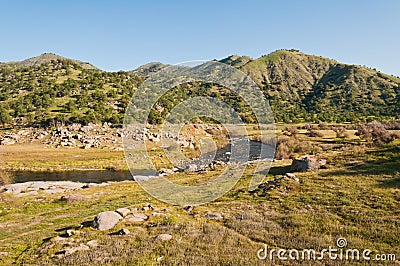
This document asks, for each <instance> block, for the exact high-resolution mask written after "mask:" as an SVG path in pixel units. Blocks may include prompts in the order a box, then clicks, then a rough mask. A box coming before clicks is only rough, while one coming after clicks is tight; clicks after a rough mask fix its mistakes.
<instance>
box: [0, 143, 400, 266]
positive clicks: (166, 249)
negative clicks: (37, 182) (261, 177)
mask: <svg viewBox="0 0 400 266" xmlns="http://www.w3.org/2000/svg"><path fill="white" fill-rule="evenodd" d="M326 157H328V159H329V161H330V165H329V167H328V168H327V169H321V170H318V171H315V172H309V173H301V174H297V176H298V177H299V178H300V180H301V183H300V184H298V185H296V184H293V183H291V182H290V181H285V182H284V183H283V184H282V187H283V188H282V189H277V190H272V191H268V192H267V193H266V194H265V195H262V196H260V195H259V194H257V193H249V192H248V191H247V184H248V182H249V180H250V178H251V172H252V166H250V167H249V168H248V169H247V170H246V174H245V176H244V177H243V179H241V180H240V182H239V183H238V184H237V185H236V186H235V188H234V189H233V190H231V191H230V192H229V193H228V194H226V195H225V196H223V197H221V198H219V199H218V200H216V201H214V202H211V203H208V204H205V205H201V206H198V207H195V208H194V210H193V212H191V213H187V212H185V211H184V210H183V208H181V207H178V206H170V205H167V204H165V203H162V202H160V201H158V200H156V199H154V198H151V197H149V195H148V194H147V193H146V192H144V191H143V190H142V189H141V188H140V187H139V186H138V184H136V183H135V182H133V181H123V182H118V183H117V182H116V183H111V185H109V186H107V187H102V188H91V189H86V190H80V191H75V192H73V193H76V194H82V195H84V196H85V200H84V201H82V202H78V203H73V204H67V203H65V202H61V201H60V200H59V197H60V195H45V194H39V195H37V196H29V197H25V198H14V197H11V196H8V195H6V194H1V197H2V200H1V201H0V228H1V229H2V230H1V232H0V252H1V251H6V252H9V255H7V256H4V257H2V258H1V260H0V264H4V265H8V264H12V263H16V264H31V265H32V264H33V265H46V264H50V265H53V264H62V265H64V264H66V265H86V264H88V262H89V261H91V263H100V264H107V265H121V264H122V265H264V264H268V261H261V260H258V259H257V257H256V253H257V250H258V249H260V248H262V247H263V243H265V244H267V246H268V247H269V248H286V249H292V248H296V249H303V248H315V249H320V250H321V249H323V248H327V247H328V246H334V245H335V241H336V239H337V238H338V237H345V238H346V239H347V241H348V243H349V247H351V248H358V249H364V248H369V249H371V250H373V252H379V253H396V252H398V250H399V248H400V241H399V239H398V235H399V234H400V226H399V225H400V220H399V218H398V217H399V214H400V211H399V209H400V208H399V202H400V172H399V166H400V165H399V164H400V160H399V159H400V158H399V150H398V147H397V145H396V144H392V145H387V146H386V147H383V148H380V149H369V150H361V151H359V152H358V153H354V152H352V151H343V152H341V153H328V154H326ZM287 163H289V161H284V162H281V161H280V162H279V165H275V166H274V167H273V168H272V169H271V174H270V175H269V176H268V178H271V179H272V178H274V177H275V176H279V175H280V174H282V173H283V172H285V171H286V170H285V167H286V166H285V165H287ZM208 175H210V176H211V175H212V172H210V173H208ZM182 177H185V178H187V180H186V182H187V183H188V184H195V183H197V182H198V181H199V180H202V178H203V177H204V175H203V174H190V175H188V174H186V175H185V174H182V176H180V177H179V178H182ZM176 178H178V177H176ZM286 188H292V189H289V190H287V189H286ZM145 203H150V204H152V205H153V206H154V207H155V208H156V211H161V212H163V210H164V209H166V211H165V214H166V215H167V217H168V218H163V217H157V216H152V212H151V211H150V212H147V214H148V215H149V216H150V218H149V220H148V221H146V222H144V223H143V224H128V223H126V222H121V223H120V224H119V225H118V226H117V227H116V228H115V229H113V230H111V231H109V232H99V231H96V230H94V229H91V228H90V227H83V228H82V229H78V232H79V234H77V235H75V236H73V237H72V238H73V239H74V240H73V241H72V240H71V239H69V240H68V241H67V242H71V243H69V245H71V246H77V245H79V244H80V243H87V242H88V241H90V240H93V239H95V240H97V241H98V242H99V246H98V247H95V248H92V249H91V251H90V252H85V251H81V252H77V253H74V254H72V255H70V256H66V257H63V258H57V257H54V254H56V253H57V252H58V251H60V250H61V249H63V248H65V247H66V246H65V245H67V246H68V244H62V243H60V242H57V241H55V239H54V237H55V236H57V235H60V234H62V233H64V232H65V230H66V229H67V228H79V227H80V225H81V223H84V224H88V222H90V221H91V220H92V219H93V217H94V215H95V214H96V213H98V212H100V211H105V210H114V209H116V208H118V207H123V206H130V207H138V208H140V207H141V206H143V205H144V204H145ZM210 212H218V213H221V214H222V215H223V216H224V221H222V222H217V221H210V220H206V219H205V218H204V215H205V214H206V213H210ZM238 217H240V218H238ZM85 222H86V223H85ZM120 228H128V229H129V230H130V231H131V232H132V234H130V235H127V236H112V235H108V233H110V232H114V231H117V230H119V229H120ZM160 233H170V234H172V235H173V239H172V240H171V241H168V242H158V241H155V240H154V238H153V237H154V236H156V235H158V234H160ZM398 256H400V254H398ZM157 259H159V261H157ZM293 263H294V262H293V261H286V262H285V261H278V260H275V261H274V264H283V265H291V264H293ZM322 263H323V264H326V265H341V263H342V262H339V261H331V260H324V261H322Z"/></svg>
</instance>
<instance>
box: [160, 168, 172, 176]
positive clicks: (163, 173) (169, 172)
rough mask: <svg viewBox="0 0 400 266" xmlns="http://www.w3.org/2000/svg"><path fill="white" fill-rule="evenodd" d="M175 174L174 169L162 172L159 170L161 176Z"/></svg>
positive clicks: (162, 169) (163, 169) (162, 170)
mask: <svg viewBox="0 0 400 266" xmlns="http://www.w3.org/2000/svg"><path fill="white" fill-rule="evenodd" d="M174 173H175V171H174V170H173V169H166V168H161V169H160V170H158V175H159V176H167V175H173V174H174Z"/></svg>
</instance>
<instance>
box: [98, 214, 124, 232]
mask: <svg viewBox="0 0 400 266" xmlns="http://www.w3.org/2000/svg"><path fill="white" fill-rule="evenodd" d="M120 219H122V216H121V215H120V214H118V213H117V212H113V211H106V212H101V213H99V214H97V215H96V216H95V217H94V220H93V227H94V228H96V229H98V230H101V231H104V230H110V229H112V228H114V227H115V226H116V225H117V224H118V222H119V220H120Z"/></svg>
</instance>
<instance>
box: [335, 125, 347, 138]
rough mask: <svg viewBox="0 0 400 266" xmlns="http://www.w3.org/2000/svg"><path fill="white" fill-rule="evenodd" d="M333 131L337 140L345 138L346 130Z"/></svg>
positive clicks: (339, 128)
mask: <svg viewBox="0 0 400 266" xmlns="http://www.w3.org/2000/svg"><path fill="white" fill-rule="evenodd" d="M333 131H335V133H336V138H344V137H345V132H346V128H344V127H337V128H335V129H334V130H333Z"/></svg>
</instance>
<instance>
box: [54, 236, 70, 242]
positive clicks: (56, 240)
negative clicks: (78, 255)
mask: <svg viewBox="0 0 400 266" xmlns="http://www.w3.org/2000/svg"><path fill="white" fill-rule="evenodd" d="M67 240H68V241H74V239H72V238H66V237H62V236H56V237H54V238H53V241H54V242H56V243H58V242H64V241H67Z"/></svg>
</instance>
